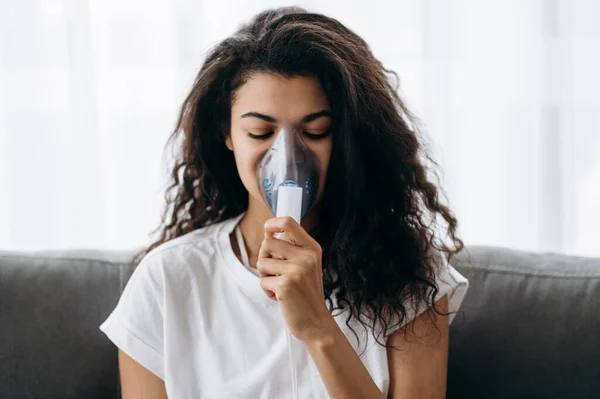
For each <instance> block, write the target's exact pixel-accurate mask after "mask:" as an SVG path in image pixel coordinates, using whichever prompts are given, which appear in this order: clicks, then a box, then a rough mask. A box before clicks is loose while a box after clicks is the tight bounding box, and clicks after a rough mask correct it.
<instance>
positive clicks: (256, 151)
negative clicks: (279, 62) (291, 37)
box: [226, 73, 332, 206]
mask: <svg viewBox="0 0 600 399" xmlns="http://www.w3.org/2000/svg"><path fill="white" fill-rule="evenodd" d="M331 123H332V119H331V108H330V105H329V102H328V100H327V96H326V95H325V92H324V90H323V88H322V87H321V84H320V82H319V80H318V79H317V78H314V77H301V76H294V77H291V78H285V77H282V76H279V75H275V74H269V73H256V74H254V75H252V76H251V77H250V78H249V79H248V80H247V81H246V83H245V84H244V85H242V86H241V87H240V88H239V89H238V90H237V91H236V93H235V96H234V101H233V104H232V107H231V125H230V126H231V131H230V135H229V136H228V137H227V139H226V145H227V148H229V150H231V151H233V153H234V157H235V162H236V165H237V169H238V173H239V175H240V178H241V180H242V183H243V184H244V186H245V187H246V189H247V190H248V193H249V194H250V198H249V200H250V201H260V202H261V203H263V204H264V200H263V199H262V195H261V192H260V188H259V185H258V179H257V176H256V166H257V165H258V163H259V162H260V161H261V159H262V158H263V156H264V154H265V153H266V152H267V150H268V149H269V147H270V146H271V144H272V143H273V141H274V140H275V137H276V133H277V132H278V130H279V128H280V127H281V126H282V125H292V126H294V127H295V128H296V129H297V131H298V132H299V134H300V137H301V138H302V141H304V143H305V145H306V146H307V147H308V148H309V150H311V151H312V152H313V154H314V155H315V156H316V158H317V160H318V167H319V173H320V178H319V180H320V181H319V190H318V191H317V200H316V202H318V201H320V200H321V198H322V195H323V189H324V187H325V181H326V177H327V167H328V165H329V158H330V156H331V143H332V139H331V134H330V128H331ZM250 134H252V135H253V136H258V137H251V136H250ZM265 206H266V204H265Z"/></svg>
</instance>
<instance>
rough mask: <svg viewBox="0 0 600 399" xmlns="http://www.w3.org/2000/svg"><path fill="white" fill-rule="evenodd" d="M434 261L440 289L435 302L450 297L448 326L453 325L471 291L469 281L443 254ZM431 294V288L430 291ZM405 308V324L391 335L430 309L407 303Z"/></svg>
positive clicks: (437, 255) (438, 255) (436, 278)
mask: <svg viewBox="0 0 600 399" xmlns="http://www.w3.org/2000/svg"><path fill="white" fill-rule="evenodd" d="M434 259H435V261H434V263H435V282H436V284H437V287H438V292H437V293H436V295H435V298H434V302H437V301H439V300H440V299H442V298H443V297H444V296H448V313H449V315H448V324H452V321H453V320H454V317H455V316H456V313H457V312H458V311H459V309H460V307H461V304H462V302H463V299H464V298H465V295H466V294H467V290H468V289H469V280H467V278H466V277H464V276H463V275H462V274H460V273H459V272H458V270H456V269H455V268H454V267H453V266H452V265H451V264H450V263H448V261H447V260H446V258H445V256H443V254H441V253H437V254H436V256H435V257H434ZM429 293H431V288H430V289H429ZM404 306H405V309H406V317H405V319H404V321H403V323H402V324H401V325H398V326H395V327H394V328H393V330H392V331H391V333H390V334H389V335H391V334H393V333H394V332H396V331H397V330H398V329H400V328H401V327H403V326H404V325H406V324H408V323H410V322H411V321H413V320H414V319H416V318H417V317H418V316H419V315H421V314H422V313H423V312H425V311H426V310H427V308H428V305H427V304H426V303H420V304H418V305H415V304H413V303H406V304H405V305H404ZM396 320H397V319H396Z"/></svg>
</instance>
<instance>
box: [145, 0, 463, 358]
mask: <svg viewBox="0 0 600 399" xmlns="http://www.w3.org/2000/svg"><path fill="white" fill-rule="evenodd" d="M256 72H266V73H275V74H278V75H280V76H285V77H292V76H313V77H316V78H318V79H319V81H320V83H321V84H322V86H323V88H324V90H325V92H326V94H327V96H328V99H329V102H330V104H331V106H332V113H333V121H332V129H331V134H332V152H331V158H330V163H329V169H328V175H327V179H326V187H325V188H324V194H323V200H322V201H321V204H320V207H319V208H320V213H319V233H318V239H317V241H318V242H319V244H320V245H321V248H322V254H323V262H322V264H323V270H324V273H323V284H324V289H325V298H324V299H325V300H327V301H329V304H330V305H332V302H331V295H332V294H334V295H335V297H336V299H337V302H338V305H337V307H336V308H334V309H339V310H344V309H346V307H347V308H349V310H350V313H349V315H348V318H347V319H346V324H347V325H348V326H349V324H348V323H349V320H350V319H351V318H355V319H359V320H361V321H360V323H361V324H362V325H363V327H364V328H367V327H371V330H372V331H375V330H376V329H375V327H376V325H380V326H381V331H380V332H379V333H378V334H377V339H376V340H377V342H378V343H379V344H380V345H384V346H386V347H387V344H385V343H384V344H382V343H381V342H379V339H378V337H379V336H380V334H383V336H384V337H387V336H389V335H390V334H389V333H390V331H392V330H393V329H394V328H395V327H400V328H403V327H402V326H403V325H404V324H405V318H406V317H407V310H406V307H405V306H406V305H407V304H411V305H412V306H417V305H418V304H423V303H425V304H426V305H427V307H428V313H430V318H431V315H432V314H433V310H434V309H435V297H436V295H437V293H438V292H439V287H438V286H437V284H436V279H435V269H436V267H435V266H436V264H437V263H438V262H437V260H436V259H441V258H440V257H439V256H437V255H436V254H443V255H444V257H445V259H446V260H447V261H450V259H451V257H452V256H453V255H454V254H456V253H458V252H459V251H460V250H461V249H462V248H463V243H462V241H461V240H460V239H459V238H457V236H456V228H457V220H456V218H455V216H454V214H453V213H452V212H451V210H450V209H449V208H448V207H447V206H445V205H444V204H443V203H442V200H441V198H440V197H442V196H443V194H442V192H441V191H440V189H439V188H438V187H439V176H438V174H437V172H436V171H435V169H436V167H437V164H436V163H435V161H434V160H433V159H432V157H431V156H430V155H429V151H428V150H427V147H426V146H425V145H424V138H423V134H422V128H420V127H419V126H420V125H421V124H420V122H419V120H418V119H417V118H416V117H415V116H414V115H413V114H411V112H410V111H409V110H408V109H407V107H406V105H405V104H404V102H403V101H402V100H401V99H400V97H399V95H398V93H397V91H398V82H399V79H398V76H397V74H396V73H395V72H393V71H390V70H387V69H385V68H384V67H383V65H382V64H381V62H380V61H378V60H377V59H376V58H375V57H374V56H373V54H372V53H371V50H370V48H369V46H368V45H367V43H366V42H365V41H364V40H362V39H361V38H360V37H359V36H358V35H356V34H355V33H354V32H352V31H351V30H349V29H348V28H346V27H345V26H344V25H342V24H341V23H340V22H339V21H337V20H336V19H333V18H330V17H327V16H324V15H321V14H317V13H310V12H307V11H306V10H305V9H302V8H299V7H284V8H277V9H272V10H267V11H264V12H262V13H260V14H258V15H257V16H256V17H254V19H253V20H252V21H250V23H248V24H246V25H243V26H241V27H240V29H239V30H238V31H237V32H236V33H235V34H234V35H233V36H232V37H229V38H227V39H225V40H224V41H222V42H221V43H219V44H218V45H216V46H215V47H214V48H213V49H212V50H211V51H210V53H209V54H208V56H207V58H206V60H205V62H204V64H203V66H202V68H201V69H200V71H199V73H198V75H197V77H196V79H195V81H194V84H193V87H192V90H191V92H190V93H189V95H188V96H187V98H186V99H185V101H184V103H183V105H182V108H181V113H180V116H179V118H178V122H177V126H176V128H175V131H174V132H173V134H172V135H171V137H170V138H169V142H168V143H167V145H169V144H172V145H173V148H174V149H175V154H176V156H175V164H174V166H173V169H172V175H171V178H172V182H170V184H169V186H168V188H167V190H166V194H165V199H166V202H167V206H166V209H165V211H164V215H163V218H162V223H161V225H160V226H159V228H158V229H157V230H156V231H160V232H161V235H160V238H159V239H158V240H157V241H156V242H154V243H153V244H152V245H150V247H149V248H147V249H146V250H144V251H142V252H141V253H139V254H137V256H136V257H135V258H134V263H135V262H137V260H139V259H140V258H142V257H143V256H145V254H147V253H148V252H149V251H150V250H152V249H153V248H155V247H157V246H159V245H161V244H162V243H165V242H166V241H169V240H172V239H174V238H176V237H179V236H181V235H184V234H186V233H189V232H191V231H193V230H196V229H199V228H202V227H205V226H209V225H211V224H214V223H218V222H220V221H224V220H226V219H229V218H232V217H235V216H238V215H240V214H241V213H242V212H244V211H246V210H247V207H248V192H247V190H246V188H245V187H244V185H243V184H242V181H241V179H240V177H239V175H238V172H237V167H236V163H235V160H234V156H233V153H232V152H230V151H229V150H228V149H227V148H226V146H225V139H226V137H227V135H229V134H230V118H231V105H232V98H233V96H234V94H235V91H236V90H237V89H238V88H239V87H240V86H241V85H242V84H244V82H245V81H246V79H247V78H248V77H249V75H250V74H252V73H256ZM428 174H431V175H432V176H434V177H435V178H436V179H437V183H438V185H436V184H434V183H433V182H432V181H431V180H430V177H431V176H428ZM169 216H170V217H169ZM156 231H155V232H156ZM441 231H444V235H445V236H446V238H448V237H449V238H450V240H449V241H450V242H451V245H450V244H446V243H444V241H445V240H444V239H443V237H442V236H441V234H440V233H441ZM446 241H448V240H446ZM334 309H332V312H333V310H334ZM435 312H436V313H438V314H445V315H447V314H449V313H441V312H439V311H438V310H437V309H435ZM359 315H360V317H359ZM365 316H366V318H367V319H366V320H368V324H367V323H366V322H365V321H364V317H365ZM394 321H395V322H394ZM404 327H405V326H404ZM352 331H353V332H354V334H356V332H355V331H354V329H352ZM357 338H358V336H357Z"/></svg>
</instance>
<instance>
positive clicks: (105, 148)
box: [0, 0, 600, 256]
mask: <svg viewBox="0 0 600 399" xmlns="http://www.w3.org/2000/svg"><path fill="white" fill-rule="evenodd" d="M282 5H300V6H304V7H306V8H307V9H309V10H310V11H316V12H321V13H324V14H327V15H329V16H332V17H334V18H337V19H338V20H340V21H341V22H342V23H344V24H346V25H347V26H348V27H349V28H350V29H352V30H354V31H355V32H356V33H358V34H359V35H361V36H362V37H363V38H364V39H365V40H366V41H367V43H369V45H370V46H371V49H372V51H373V53H374V54H375V56H376V57H377V58H378V59H380V60H381V61H382V62H383V64H384V66H386V68H388V69H392V70H394V71H396V72H397V73H398V75H399V77H400V92H401V93H400V94H401V96H402V97H403V98H404V100H405V102H406V103H407V104H408V106H409V108H411V109H412V110H413V111H414V112H415V113H416V115H417V116H418V117H419V118H421V120H422V121H423V123H424V127H425V129H426V131H427V133H428V136H429V139H430V142H431V149H432V152H433V154H434V156H435V158H436V159H437V160H438V162H439V164H440V168H441V171H442V175H441V176H442V185H443V187H444V189H445V191H446V194H447V197H448V200H449V202H450V205H451V207H452V208H453V209H454V211H455V212H456V214H457V216H458V219H459V222H460V227H459V233H460V235H461V236H462V238H463V239H464V241H465V243H466V244H486V245H494V246H503V247H509V248H514V249H524V250H531V251H537V252H561V253H568V254H576V255H592V256H597V255H600V239H599V238H600V234H599V233H598V226H600V119H599V117H598V115H599V114H600V96H599V95H598V91H599V89H600V76H599V73H598V71H600V24H599V23H598V21H599V17H600V2H598V1H594V0H568V1H567V0H564V1H561V0H537V1H536V0H510V1H508V0H502V1H492V0H485V1H481V0H462V1H458V0H454V1H450V0H395V1H379V0H371V1H369V2H355V3H353V2H348V1H342V0H335V1H302V2H297V3H286V2H279V1H267V0H261V1H259V0H226V1H212V0H204V1H201V0H143V1H142V0H118V1H117V0H102V1H101V0H37V1H34V0H0V249H4V250H7V249H8V250H38V249H63V248H64V249H74V248H94V249H131V248H133V247H135V246H142V245H144V244H147V243H148V242H149V239H150V232H151V231H152V230H153V229H154V228H156V227H157V226H158V223H159V221H160V216H161V212H162V209H163V202H164V200H163V191H164V187H165V184H166V181H167V180H166V175H167V170H166V164H165V157H164V154H163V148H164V145H165V142H166V140H167V138H168V136H169V135H170V133H171V131H172V129H173V128H174V125H175V121H176V118H177V114H178V111H179V107H180V105H181V103H182V101H183V99H184V98H185V96H186V94H187V92H188V91H189V90H190V88H191V84H192V82H193V79H194V77H195V74H196V73H197V71H198V70H199V68H200V66H201V64H202V62H203V59H204V57H205V55H206V52H207V50H208V49H209V48H210V47H211V46H213V45H215V44H216V43H217V42H219V41H220V40H222V39H224V38H226V37H227V36H228V35H230V34H232V33H233V32H234V30H235V29H236V28H237V27H238V26H239V24H240V23H243V22H245V21H248V20H249V19H250V18H251V17H252V16H253V15H255V14H256V13H258V12H260V11H262V10H264V9H265V8H270V7H276V6H282Z"/></svg>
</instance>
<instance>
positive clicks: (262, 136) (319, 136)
mask: <svg viewBox="0 0 600 399" xmlns="http://www.w3.org/2000/svg"><path fill="white" fill-rule="evenodd" d="M247 133H248V136H249V137H250V138H253V139H256V140H266V139H268V138H269V137H271V136H272V135H273V134H274V133H275V132H268V133H265V134H252V133H250V132H247ZM302 133H304V135H305V136H306V137H308V138H309V139H312V140H321V139H324V138H325V137H327V136H329V133H330V131H327V132H325V133H319V134H315V133H310V132H302Z"/></svg>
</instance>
